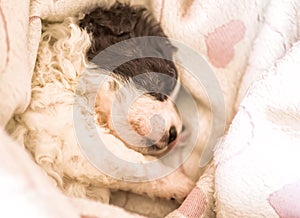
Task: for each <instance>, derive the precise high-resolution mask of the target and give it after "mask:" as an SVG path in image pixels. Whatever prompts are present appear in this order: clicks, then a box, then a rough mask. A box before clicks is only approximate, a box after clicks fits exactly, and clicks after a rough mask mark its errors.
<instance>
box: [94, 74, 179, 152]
mask: <svg viewBox="0 0 300 218" xmlns="http://www.w3.org/2000/svg"><path fill="white" fill-rule="evenodd" d="M158 96H159V97H158ZM95 111H96V113H97V115H98V122H99V123H100V124H101V125H104V126H106V127H108V129H110V130H111V132H112V133H113V134H114V135H116V136H117V137H119V138H120V139H121V140H122V141H124V142H125V144H126V145H127V146H128V147H130V148H132V149H134V150H136V151H139V152H141V153H143V154H149V155H160V154H162V153H164V152H165V151H167V150H168V148H170V147H172V146H173V145H175V144H176V142H177V140H178V137H179V134H180V133H181V130H182V121H181V117H180V115H179V112H178V111H177V108H176V105H175V104H174V103H173V100H172V99H171V98H170V97H169V96H165V95H163V94H158V93H151V92H147V90H145V89H144V90H141V89H140V88H137V87H136V84H134V82H133V81H130V82H125V81H124V80H122V79H120V78H117V79H116V78H115V77H114V76H109V77H108V78H107V79H106V80H105V82H104V83H103V85H102V86H101V87H100V89H99V90H98V92H97V98H96V102H95Z"/></svg>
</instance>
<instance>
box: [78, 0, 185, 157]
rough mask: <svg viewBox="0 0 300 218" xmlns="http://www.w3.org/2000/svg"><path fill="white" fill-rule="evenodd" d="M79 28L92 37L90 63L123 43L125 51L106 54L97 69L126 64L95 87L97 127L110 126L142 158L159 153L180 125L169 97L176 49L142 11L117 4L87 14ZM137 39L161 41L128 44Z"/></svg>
mask: <svg viewBox="0 0 300 218" xmlns="http://www.w3.org/2000/svg"><path fill="white" fill-rule="evenodd" d="M80 26H81V27H82V28H84V29H86V30H87V31H88V32H89V33H90V34H91V41H92V46H91V48H90V50H89V51H88V53H87V57H88V59H89V60H92V59H93V58H94V57H95V56H96V55H97V54H98V53H99V52H101V51H103V50H104V49H106V48H107V47H109V46H111V45H113V44H115V43H119V42H122V43H124V44H123V47H124V46H125V47H127V49H125V50H124V49H123V50H122V46H121V49H120V50H119V51H118V50H113V51H110V53H109V56H106V57H105V60H101V61H100V62H101V64H102V65H103V66H101V65H100V66H99V67H100V68H101V67H103V68H105V63H108V64H109V65H112V63H111V62H113V61H114V60H118V59H122V58H124V57H126V59H128V60H130V61H127V62H126V63H123V64H121V65H119V66H116V68H115V69H113V74H112V75H111V77H110V78H108V80H107V81H106V82H105V83H104V85H103V86H102V87H101V88H100V89H99V92H98V97H97V101H96V112H97V113H98V114H99V116H98V121H99V123H100V124H102V125H108V127H109V129H110V130H111V131H112V132H113V133H114V134H115V135H116V136H118V137H119V138H120V139H122V140H123V141H124V142H125V143H126V144H127V145H128V146H129V147H131V148H133V149H135V150H137V151H140V152H141V153H144V154H154V155H155V154H161V153H162V152H163V151H165V150H166V149H167V148H168V147H170V146H172V145H173V144H175V143H176V140H177V138H178V135H179V134H180V132H181V126H182V123H181V119H180V116H179V113H178V111H177V109H176V106H175V104H174V103H173V101H172V98H171V96H172V95H174V93H175V92H176V91H175V90H176V88H175V87H176V86H177V84H178V72H177V69H176V67H175V65H174V63H173V62H172V59H173V54H174V52H175V51H176V49H175V48H174V47H173V46H172V45H171V43H170V41H169V40H168V39H167V37H166V35H165V34H164V32H163V30H162V28H161V27H160V25H159V23H158V22H157V21H156V20H155V19H154V18H153V17H152V15H151V14H150V13H149V12H147V11H146V9H144V8H141V7H131V6H129V5H123V4H120V3H117V4H115V5H114V6H113V7H111V8H109V9H103V8H97V9H95V10H94V11H92V12H91V13H90V14H87V15H85V17H84V18H83V19H82V20H81V21H80ZM141 36H160V37H163V39H161V40H155V39H153V38H151V37H149V38H146V39H145V40H144V41H143V42H142V43H138V45H137V44H135V41H134V40H131V41H130V40H128V39H134V38H135V37H141ZM126 43H127V44H126ZM128 48H130V49H128ZM136 57H139V58H136ZM161 75H164V76H161ZM122 87H126V88H122ZM122 90H123V91H122Z"/></svg>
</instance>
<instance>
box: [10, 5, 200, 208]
mask: <svg viewBox="0 0 300 218" xmlns="http://www.w3.org/2000/svg"><path fill="white" fill-rule="evenodd" d="M118 7H120V6H118ZM118 7H117V8H118ZM122 7H125V8H126V7H127V6H122ZM97 10H100V9H97ZM128 10H129V9H128ZM130 10H131V9H130ZM135 10H136V9H135ZM112 11H113V10H112ZM142 11H143V10H142ZM144 13H145V11H144V12H143V13H142V14H144ZM86 19H87V17H86ZM84 20H85V18H84V19H83V20H82V21H80V22H79V21H78V18H74V17H69V18H66V19H65V20H64V21H63V22H56V23H47V22H43V30H42V35H41V40H40V44H39V50H38V53H37V60H36V65H35V70H34V74H33V78H32V83H31V86H32V92H31V102H30V105H29V107H28V108H27V110H26V111H25V112H24V113H23V114H20V115H16V116H15V117H14V119H12V120H11V121H10V123H9V125H8V127H7V131H8V132H9V133H10V134H11V136H12V137H14V138H15V139H17V140H18V142H19V143H21V144H24V146H25V147H26V149H27V150H28V151H29V152H30V154H31V155H32V157H33V158H34V160H35V161H36V163H37V164H38V165H39V166H41V167H42V168H43V169H44V171H45V172H47V174H48V175H49V176H50V177H51V178H53V180H54V181H55V183H56V185H57V186H58V187H59V188H60V189H61V190H62V191H63V192H64V193H65V194H67V195H69V196H75V197H82V198H91V199H95V200H98V201H103V202H109V196H110V190H111V189H113V190H124V191H132V192H134V193H137V194H146V195H148V196H150V197H161V198H166V199H170V198H175V199H176V200H178V201H182V200H183V199H184V198H185V196H187V194H188V193H189V192H190V191H191V190H192V188H193V186H194V183H193V182H192V181H191V180H190V179H189V178H187V177H186V175H184V174H183V173H182V172H181V171H180V170H176V171H174V172H173V173H171V174H168V175H166V176H162V177H159V178H158V179H156V180H151V181H145V182H129V181H127V180H124V179H118V178H116V177H114V176H111V175H108V174H105V173H103V172H102V171H101V170H99V169H98V168H96V167H95V166H94V165H93V164H92V163H91V162H90V161H89V160H88V159H87V157H86V156H85V155H84V153H83V151H82V149H81V146H79V144H80V145H82V144H81V143H78V132H76V131H75V129H76V128H75V126H76V124H75V120H76V119H77V117H74V108H76V107H80V109H82V108H84V109H85V108H86V107H87V101H88V99H89V98H90V96H89V94H90V93H91V92H93V94H94V93H97V89H95V90H93V91H91V92H89V90H87V89H89V88H91V87H89V86H86V88H87V89H86V90H85V91H86V93H84V94H82V93H77V91H78V87H79V86H80V78H81V76H83V74H84V73H83V72H84V70H85V69H86V68H87V65H88V63H87V61H86V54H87V55H89V54H92V52H93V49H96V48H95V45H96V43H95V42H96V41H95V37H93V33H92V31H90V35H89V34H88V33H87V31H88V30H87V31H86V30H84V29H83V28H80V27H79V24H80V23H81V26H82V25H83V21H84ZM130 20H131V19H130ZM137 20H139V19H137ZM146 20H149V18H148V19H146ZM137 23H138V22H137ZM150 23H151V22H150ZM87 26H88V25H86V27H85V29H88V27H87ZM82 27H83V26H82ZM154 29H155V28H154ZM133 31H134V29H133ZM161 34H162V33H161ZM129 35H130V34H129ZM104 38H105V37H104ZM106 40H108V39H106ZM91 41H92V42H91ZM111 43H112V42H110V41H109V45H110V44H111ZM165 43H166V44H167V45H168V46H170V45H169V43H168V41H167V40H166V41H165ZM107 46H108V45H107ZM155 48H157V47H155ZM169 48H170V53H169V54H170V55H171V54H172V52H173V47H172V46H170V47H169ZM149 49H150V48H149ZM151 49H152V50H150V51H153V52H155V49H154V48H151ZM158 51H159V50H158ZM171 51H172V52H171ZM121 56H122V54H120V56H119V57H120V58H121ZM92 57H93V56H91V57H89V59H90V60H92ZM158 61H162V62H161V63H164V64H162V66H160V65H155V64H157V63H158ZM138 63H139V62H131V63H125V65H122V66H120V68H119V69H116V71H115V72H119V73H113V75H112V77H110V78H109V79H108V82H107V83H105V84H104V85H103V87H101V88H100V89H99V93H98V94H99V95H98V98H99V99H98V100H97V99H96V103H95V108H96V109H95V110H96V112H97V111H100V112H103V114H104V115H105V116H102V115H101V116H100V115H99V117H98V120H99V122H100V123H101V122H103V125H112V124H111V123H113V122H112V120H113V119H112V116H110V111H111V110H113V109H114V107H112V106H113V100H111V97H113V96H115V95H116V91H115V88H116V87H115V86H114V83H115V84H117V85H118V86H121V85H123V84H127V81H129V80H130V78H133V79H134V76H127V77H126V76H125V75H130V74H128V71H129V72H131V70H132V69H147V67H148V71H151V70H153V69H154V70H156V68H154V67H157V68H160V69H164V67H166V66H169V67H166V69H169V68H170V69H172V70H164V71H163V72H165V74H166V73H167V72H172V78H178V73H177V71H176V68H175V67H174V65H172V63H171V62H168V61H166V62H165V61H163V60H155V62H154V59H145V60H144V61H142V62H141V64H138ZM143 63H148V64H146V65H144V64H143ZM126 64H127V65H126ZM126 66H127V67H126ZM131 66H132V67H131ZM122 67H124V68H125V69H127V71H126V70H125V69H122ZM118 70H119V71H118ZM102 71H103V70H102ZM123 72H124V74H125V75H122V73H123ZM136 72H138V71H137V70H132V73H136ZM141 72H144V71H141ZM90 73H92V72H90ZM169 74H171V73H169ZM97 76H98V75H97V73H96V74H95V77H97ZM111 81H113V83H111ZM135 82H136V83H135V85H132V86H130V87H131V89H128V90H127V91H129V92H131V91H132V90H138V88H139V90H141V89H142V88H141V87H139V86H138V84H139V83H138V81H135ZM141 82H143V83H144V82H146V84H154V85H155V86H157V84H158V83H147V82H148V81H145V80H144V81H141ZM176 83H177V82H176V80H175V82H172V84H171V85H169V86H168V87H172V88H171V89H169V92H167V93H168V94H167V95H163V96H160V97H158V96H159V95H158V94H157V93H159V92H157V93H149V94H145V95H142V96H141V97H140V98H138V99H137V100H136V101H134V102H133V104H132V106H131V110H132V111H130V112H129V118H130V119H131V123H134V124H135V125H136V126H137V127H136V130H137V131H142V130H143V129H142V128H144V126H146V127H147V125H148V123H147V120H146V121H145V120H143V121H140V120H139V119H136V117H135V116H137V117H138V116H140V117H141V115H144V116H146V118H147V119H149V117H150V116H151V115H152V114H155V113H159V114H160V116H162V117H163V118H164V119H166V121H165V123H166V124H168V131H166V132H167V133H166V135H168V137H169V138H168V139H164V142H163V143H164V144H163V146H166V145H167V144H168V145H167V146H166V147H169V146H170V144H172V142H170V143H169V141H172V140H173V143H174V142H176V140H177V137H175V136H174V134H173V133H171V134H170V133H169V131H170V129H171V126H172V125H174V126H175V128H176V132H177V135H178V134H179V133H180V131H181V130H180V128H181V121H180V118H179V116H178V113H177V112H176V110H175V107H174V105H173V103H172V101H171V98H170V96H172V95H173V94H172V92H173V93H174V91H173V90H175V89H176V88H174V87H176ZM162 84H163V85H164V84H166V81H163V83H162ZM146 87H147V86H146ZM162 87H164V86H162ZM167 90H168V89H167ZM164 92H165V91H164ZM76 93H77V94H78V95H79V96H80V100H82V101H80V102H79V103H82V102H83V103H82V105H81V104H80V105H79V103H78V102H75V101H74V95H75V94H76ZM126 96H129V97H130V95H125V96H124V98H125V100H126ZM116 101H117V102H118V103H120V104H119V106H121V107H122V105H123V103H124V102H123V99H121V100H119V99H117V100H116ZM81 106H82V107H81ZM101 106H102V107H101ZM141 108H142V109H141ZM120 109H122V108H120ZM155 110H157V111H155ZM172 110H173V111H172ZM89 111H91V110H89ZM100 112H99V113H100ZM90 114H91V116H92V117H93V118H94V111H91V112H90ZM90 114H88V113H82V114H81V115H82V116H84V118H87V119H85V121H86V122H85V124H86V126H85V129H86V131H87V132H88V134H90V135H91V137H92V138H96V139H98V137H99V136H100V138H101V139H102V140H103V142H105V143H106V145H108V146H107V147H109V148H110V149H111V151H112V153H113V154H116V153H118V155H120V156H122V158H123V159H126V160H127V161H130V162H132V163H143V164H144V163H148V162H149V161H151V160H153V159H155V157H152V156H149V155H143V154H141V153H140V152H137V151H135V150H133V149H130V148H128V147H126V146H125V145H124V144H125V143H123V142H122V141H121V140H120V139H118V138H116V137H115V136H114V134H111V133H109V132H108V131H107V128H106V127H104V126H102V125H97V127H96V128H97V130H99V131H98V132H96V133H95V131H92V130H93V129H92V128H94V125H89V122H88V121H89V120H88V119H89V118H90V116H89V115H90ZM171 114H173V115H172V116H171ZM105 119H107V120H105ZM122 119H124V118H122ZM93 121H94V120H93ZM107 121H108V122H107ZM105 122H106V123H105ZM110 122H111V123H110ZM117 122H120V123H121V122H122V121H121V119H120V120H117ZM112 127H115V126H112ZM123 128H124V127H123ZM139 128H141V129H139ZM115 129H117V128H115ZM124 129H126V128H124ZM145 129H147V128H145ZM170 132H171V131H170ZM172 134H173V137H171V136H170V135H172ZM175 135H176V134H175ZM170 137H171V139H170ZM174 138H176V139H174ZM95 141H96V142H97V140H95ZM85 144H88V143H86V142H85ZM132 144H134V145H135V143H132ZM137 144H138V142H137ZM157 144H158V145H157V146H161V144H159V143H157ZM136 150H138V149H136ZM149 150H150V149H149V148H147V147H146V148H144V150H143V152H144V153H151V152H150V151H149ZM154 150H155V152H153V154H156V150H159V149H156V148H155V149H154ZM101 152H102V151H101V150H98V151H96V152H95V156H101V155H102V153H101ZM150 158H152V159H150ZM102 164H103V165H106V166H107V165H109V167H110V169H111V171H114V172H121V173H123V174H126V176H128V177H130V176H132V178H135V173H136V172H133V171H130V169H129V171H126V170H127V169H126V168H125V167H124V166H119V165H117V166H115V165H113V166H112V165H111V162H110V161H109V160H107V161H103V163H102ZM157 164H158V165H157V168H156V169H155V172H156V171H160V170H162V169H163V168H166V167H168V166H166V165H164V164H163V163H161V162H159V161H158V163H157ZM122 167H123V168H122ZM171 170H172V171H173V169H171ZM146 173H148V172H146Z"/></svg>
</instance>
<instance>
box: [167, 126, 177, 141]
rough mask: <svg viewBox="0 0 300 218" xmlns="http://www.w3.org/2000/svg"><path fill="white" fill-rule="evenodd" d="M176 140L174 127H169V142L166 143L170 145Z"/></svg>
mask: <svg viewBox="0 0 300 218" xmlns="http://www.w3.org/2000/svg"><path fill="white" fill-rule="evenodd" d="M176 138H177V131H176V128H175V126H171V128H170V130H169V141H168V143H169V144H170V143H171V142H173V141H174V140H175V139H176Z"/></svg>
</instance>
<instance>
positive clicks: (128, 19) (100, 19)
mask: <svg viewBox="0 0 300 218" xmlns="http://www.w3.org/2000/svg"><path fill="white" fill-rule="evenodd" d="M145 10H146V9H145V8H138V9H136V10H133V9H132V7H130V6H129V5H127V4H121V3H116V4H114V5H113V6H112V7H111V8H109V9H105V8H96V9H95V10H94V11H92V12H91V13H89V14H86V15H85V17H84V18H83V19H82V20H81V21H80V27H82V28H85V29H86V30H87V31H88V32H91V33H92V34H93V35H95V36H97V35H100V34H112V35H116V36H119V35H123V34H126V33H130V32H131V31H133V29H134V28H135V25H136V23H137V22H138V19H139V18H140V17H141V16H142V13H143V11H145Z"/></svg>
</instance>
